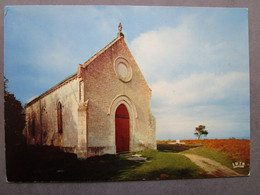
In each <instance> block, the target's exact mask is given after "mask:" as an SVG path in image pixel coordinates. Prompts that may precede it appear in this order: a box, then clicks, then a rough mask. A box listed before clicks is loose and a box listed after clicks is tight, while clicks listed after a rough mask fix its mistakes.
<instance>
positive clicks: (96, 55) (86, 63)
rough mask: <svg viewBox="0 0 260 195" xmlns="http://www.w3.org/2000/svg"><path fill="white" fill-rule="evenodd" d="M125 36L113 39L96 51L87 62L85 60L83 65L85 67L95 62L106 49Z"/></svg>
mask: <svg viewBox="0 0 260 195" xmlns="http://www.w3.org/2000/svg"><path fill="white" fill-rule="evenodd" d="M121 38H123V36H118V37H116V38H115V39H114V40H113V41H111V42H110V43H109V44H107V45H106V46H105V47H104V48H102V49H101V50H99V51H98V52H97V53H95V54H94V55H93V56H92V57H91V58H89V59H88V60H87V61H86V62H84V64H83V67H84V68H85V67H86V66H88V65H89V64H90V63H91V62H93V61H94V60H95V59H96V58H97V57H98V56H100V55H101V54H102V53H103V52H104V51H106V50H107V49H108V48H109V47H111V46H112V45H113V44H114V43H116V42H117V41H118V40H119V39H121Z"/></svg>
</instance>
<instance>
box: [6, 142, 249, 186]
mask: <svg viewBox="0 0 260 195" xmlns="http://www.w3.org/2000/svg"><path fill="white" fill-rule="evenodd" d="M204 142H205V141H204ZM208 142H209V141H208ZM221 143H222V142H221ZM241 147H244V146H241ZM186 153H189V154H196V155H200V156H204V157H207V158H210V159H212V160H215V161H217V162H220V163H221V164H223V165H225V166H227V167H229V168H231V169H232V162H234V161H235V160H234V159H233V158H231V155H229V153H228V152H226V151H220V150H217V149H214V148H212V146H210V147H208V145H207V144H205V143H197V141H196V143H191V141H190V142H187V144H185V145H184V144H166V143H162V142H161V143H160V144H158V151H156V150H146V151H142V152H139V154H141V155H142V156H145V157H146V158H147V162H135V161H130V160H127V158H128V157H129V156H127V155H104V156H97V157H90V158H88V159H84V160H82V159H77V157H76V155H75V154H68V153H64V152H61V151H60V150H59V149H58V148H55V147H36V146H26V145H21V146H19V147H14V148H8V150H7V155H6V159H7V161H6V167H7V176H8V180H9V181H11V182H34V181H43V182H49V181H58V182H62V181H65V182H85V181H87V182H95V181H133V180H164V179H188V178H189V179H190V178H205V177H206V178H207V177H209V175H207V173H206V172H205V171H204V170H202V169H201V168H200V167H198V166H197V165H196V164H194V163H193V162H192V161H191V160H190V159H189V158H187V157H185V156H184V155H182V154H186ZM237 153H238V152H237ZM236 156H239V155H237V154H236ZM243 158H244V157H243ZM233 170H234V169H233ZM235 171H237V172H239V173H240V174H243V175H247V174H248V171H249V164H247V166H246V168H245V169H236V170H235Z"/></svg>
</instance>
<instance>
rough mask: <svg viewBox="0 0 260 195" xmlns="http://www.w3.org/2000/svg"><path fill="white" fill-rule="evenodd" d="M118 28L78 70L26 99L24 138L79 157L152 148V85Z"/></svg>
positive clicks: (153, 130) (153, 133)
mask: <svg viewBox="0 0 260 195" xmlns="http://www.w3.org/2000/svg"><path fill="white" fill-rule="evenodd" d="M118 30H119V32H118V35H117V38H115V39H114V40H113V41H112V42H111V43H109V44H108V45H107V46H106V47H104V48H103V49H102V50H100V51H99V52H98V53H96V54H95V55H94V56H92V57H91V58H90V59H89V60H87V61H86V62H85V63H84V64H80V65H79V66H78V70H77V73H75V74H73V75H71V76H70V77H68V78H66V79H65V80H63V81H62V82H60V83H59V84H57V85H56V86H54V87H52V88H51V89H49V90H47V91H46V92H44V93H43V94H41V95H40V96H38V97H36V98H34V99H32V100H30V101H29V102H27V104H26V105H25V110H26V129H25V130H26V138H27V144H32V145H45V146H57V147H60V149H62V150H63V151H65V152H71V153H75V154H77V156H78V158H87V157H90V156H95V155H103V154H117V153H121V152H136V151H141V150H144V149H148V148H151V149H156V139H155V118H154V117H153V115H152V114H151V111H150V100H151V89H150V88H149V86H148V84H147V83H146V81H145V78H144V76H143V74H142V73H141V71H140V69H139V67H138V65H137V64H136V62H135V60H134V58H133V56H132V54H131V52H130V50H129V48H128V46H127V44H126V42H125V40H124V34H123V33H122V32H121V30H122V26H121V23H120V24H119V27H118Z"/></svg>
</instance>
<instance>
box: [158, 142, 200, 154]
mask: <svg viewBox="0 0 260 195" xmlns="http://www.w3.org/2000/svg"><path fill="white" fill-rule="evenodd" d="M196 147H198V146H191V145H183V144H157V150H158V151H161V152H174V153H178V152H183V151H185V150H189V149H191V148H196Z"/></svg>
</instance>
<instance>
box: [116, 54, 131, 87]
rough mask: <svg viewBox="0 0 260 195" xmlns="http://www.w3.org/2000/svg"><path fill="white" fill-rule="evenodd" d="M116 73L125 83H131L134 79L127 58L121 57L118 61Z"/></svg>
mask: <svg viewBox="0 0 260 195" xmlns="http://www.w3.org/2000/svg"><path fill="white" fill-rule="evenodd" d="M115 72H116V75H117V76H118V78H119V79H120V80H121V81H123V82H129V81H130V80H131V79H132V68H131V66H130V65H129V63H128V61H127V60H126V59H125V58H122V57H119V58H117V59H116V61H115Z"/></svg>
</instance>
